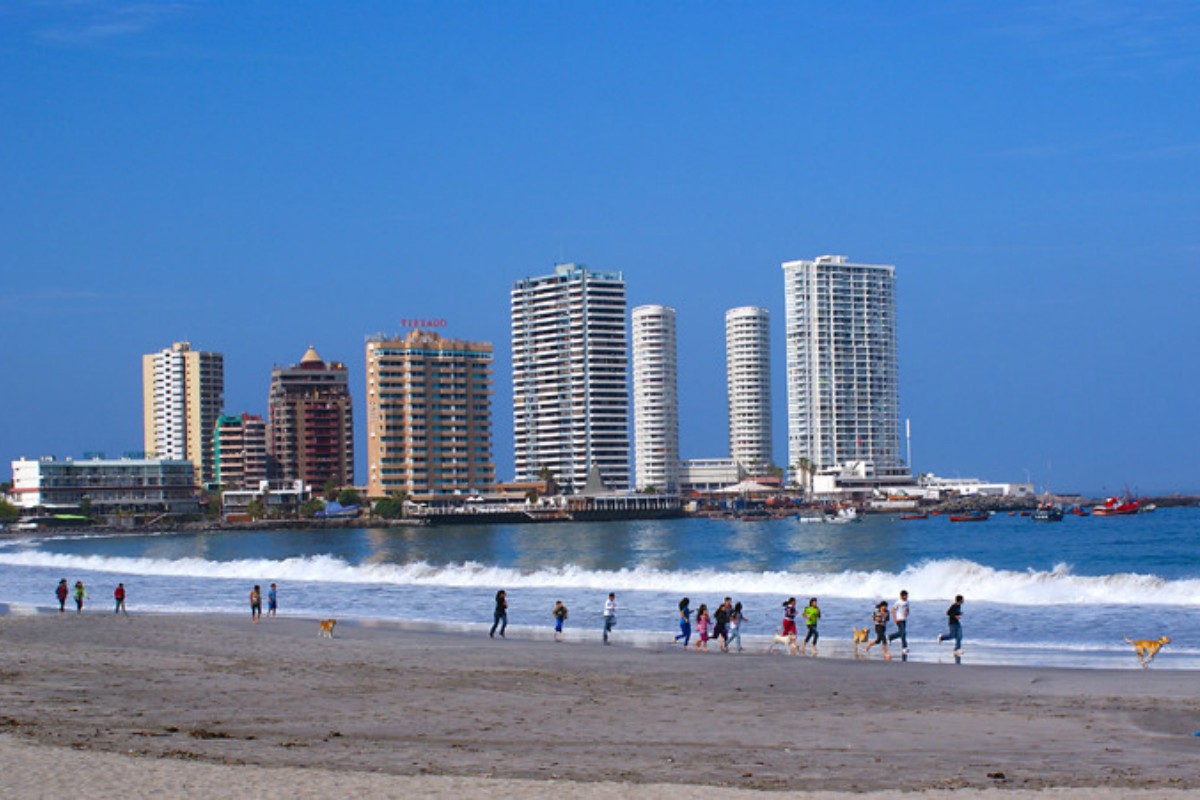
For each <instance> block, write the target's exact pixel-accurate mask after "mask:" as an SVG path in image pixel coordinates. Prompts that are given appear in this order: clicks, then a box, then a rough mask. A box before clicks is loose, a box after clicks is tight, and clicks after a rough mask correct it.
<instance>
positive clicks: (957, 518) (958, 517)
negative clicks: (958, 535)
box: [950, 511, 990, 522]
mask: <svg viewBox="0 0 1200 800" xmlns="http://www.w3.org/2000/svg"><path fill="white" fill-rule="evenodd" d="M989 516H990V515H989V514H988V513H987V512H986V511H975V512H968V513H965V514H951V515H950V521H951V522H984V521H986V520H987V519H988V517H989Z"/></svg>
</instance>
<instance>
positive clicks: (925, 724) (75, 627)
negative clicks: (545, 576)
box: [0, 613, 1200, 800]
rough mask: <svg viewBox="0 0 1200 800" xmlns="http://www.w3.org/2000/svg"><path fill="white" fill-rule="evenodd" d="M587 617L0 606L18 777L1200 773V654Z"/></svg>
mask: <svg viewBox="0 0 1200 800" xmlns="http://www.w3.org/2000/svg"><path fill="white" fill-rule="evenodd" d="M572 633H573V635H574V636H575V637H576V641H573V642H568V643H567V644H562V645H557V644H554V643H551V642H544V641H522V640H516V639H509V640H506V641H501V640H496V641H492V640H489V639H487V638H486V637H468V636H461V635H452V634H444V633H437V632H429V631H422V630H419V629H414V628H411V627H405V626H394V625H366V624H363V625H356V626H351V625H345V624H343V625H339V626H338V628H337V638H336V639H334V640H332V641H330V640H322V639H318V638H317V636H316V624H315V622H313V621H310V620H285V619H279V620H269V621H266V622H264V623H262V624H260V625H251V624H250V623H249V621H248V620H245V619H242V618H240V617H222V616H156V615H137V616H133V617H129V618H124V617H121V618H116V617H113V616H112V615H108V614H102V613H95V614H85V615H83V616H82V617H76V616H75V615H71V614H68V615H66V616H64V617H59V615H58V614H39V615H35V616H6V617H0V730H2V731H4V732H6V734H5V735H4V736H0V791H2V793H3V795H4V796H7V797H36V796H48V795H69V794H72V793H74V794H76V795H79V796H88V797H116V796H126V797H139V796H151V795H155V796H164V793H165V794H166V796H201V795H206V794H209V793H213V792H215V793H217V794H220V795H226V794H229V793H232V792H233V791H248V792H256V793H266V792H270V793H271V794H276V795H286V794H298V795H300V796H318V795H319V796H323V797H330V796H349V795H351V794H353V795H357V796H396V797H400V796H417V795H423V796H434V797H442V796H444V797H452V796H453V797H463V796H485V795H486V796H488V797H489V798H502V797H534V798H537V797H547V798H549V797H580V798H610V797H668V798H670V797H679V798H683V797H685V796H686V797H694V796H695V793H696V790H697V787H696V786H694V785H693V784H703V785H705V789H704V794H705V796H714V797H730V798H733V797H752V796H756V794H760V792H755V791H753V790H764V789H766V790H777V791H783V792H785V793H791V792H793V791H812V790H822V791H827V792H836V793H842V792H856V793H857V792H869V793H870V795H869V796H872V797H878V798H880V799H881V800H882V798H886V797H895V796H898V794H897V792H899V791H904V792H912V791H921V790H924V791H925V792H926V793H932V794H934V795H935V796H940V795H942V794H943V792H941V791H938V790H945V789H957V790H960V792H956V793H955V796H956V797H959V796H964V794H965V795H969V796H981V797H990V796H996V797H1016V796H1020V797H1025V796H1029V795H1030V794H1032V793H1033V792H1035V791H1038V792H1039V793H1041V794H1043V795H1044V796H1047V797H1060V796H1062V797H1066V796H1071V797H1096V798H1104V797H1110V798H1117V797H1128V796H1130V795H1131V794H1132V793H1133V791H1134V790H1136V791H1137V792H1138V796H1139V797H1141V798H1151V797H1180V796H1183V795H1184V794H1189V795H1190V794H1193V792H1191V791H1187V792H1179V791H1174V790H1177V789H1184V790H1191V789H1196V788H1200V758H1197V756H1198V755H1200V737H1196V736H1194V735H1193V733H1194V731H1196V730H1200V700H1198V699H1197V697H1196V695H1195V689H1196V675H1195V673H1190V672H1185V671H1177V670H1170V671H1161V672H1156V671H1154V670H1153V669H1151V670H1144V671H1143V670H1121V671H1108V670H1064V669H1030V668H1020V667H983V666H970V665H963V666H953V665H948V664H947V665H939V664H916V663H910V664H901V663H898V662H891V663H884V662H882V661H878V660H875V661H853V660H837V659H816V660H813V659H802V658H792V657H786V656H765V655H761V654H753V655H752V654H743V655H740V656H733V655H729V656H727V655H722V654H719V653H712V654H707V655H704V654H696V653H683V652H679V651H677V650H672V649H669V648H668V647H667V646H665V645H664V647H663V649H661V650H645V649H633V648H626V647H621V646H619V645H618V646H615V647H602V646H600V645H599V643H598V642H597V641H596V639H598V636H599V635H598V632H591V631H588V632H586V634H585V633H583V632H581V631H579V630H578V629H577V630H575V631H573V632H572ZM584 636H586V637H587V641H583V637H584ZM668 638H669V637H668ZM1130 657H1131V658H1132V655H1131V656H1130ZM1051 787H1057V788H1051ZM747 790H750V791H747ZM772 796H774V795H772ZM812 796H813V797H822V796H823V795H820V794H818V795H812ZM828 796H836V795H828Z"/></svg>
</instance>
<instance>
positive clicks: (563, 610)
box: [554, 600, 567, 642]
mask: <svg viewBox="0 0 1200 800" xmlns="http://www.w3.org/2000/svg"><path fill="white" fill-rule="evenodd" d="M566 621H567V607H566V606H564V605H563V601H562V600H555V601H554V641H556V642H561V641H562V640H563V629H562V628H563V623H564V622H566Z"/></svg>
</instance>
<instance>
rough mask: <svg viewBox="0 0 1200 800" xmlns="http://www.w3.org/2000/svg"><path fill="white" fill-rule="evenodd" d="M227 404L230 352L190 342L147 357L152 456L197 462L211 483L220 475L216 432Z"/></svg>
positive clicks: (145, 401)
mask: <svg viewBox="0 0 1200 800" xmlns="http://www.w3.org/2000/svg"><path fill="white" fill-rule="evenodd" d="M224 405H225V357H224V356H222V355H221V354H220V353H204V352H201V351H199V350H193V349H192V346H191V345H190V344H189V343H187V342H175V343H174V344H173V345H171V347H170V348H168V349H166V350H162V351H160V352H158V353H148V354H146V355H144V356H142V418H143V431H144V438H145V451H146V455H147V456H148V457H150V458H152V459H165V460H167V461H191V462H192V463H193V464H194V465H195V466H196V472H195V474H196V477H198V478H199V479H200V481H201V482H202V483H204V484H205V485H207V484H210V483H212V481H213V479H214V476H215V472H216V470H215V454H214V452H213V433H214V431H215V430H216V427H217V418H218V417H220V416H221V409H222V407H223V406H224Z"/></svg>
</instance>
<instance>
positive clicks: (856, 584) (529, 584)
mask: <svg viewBox="0 0 1200 800" xmlns="http://www.w3.org/2000/svg"><path fill="white" fill-rule="evenodd" d="M0 564H5V565H9V566H14V567H30V568H47V569H55V570H63V571H70V570H87V571H92V572H102V573H117V574H123V575H141V576H162V577H188V578H207V579H231V580H251V581H253V580H261V579H264V578H270V579H271V580H287V581H311V582H316V583H332V584H359V585H361V584H375V585H395V586H427V587H439V586H443V587H480V588H485V587H486V588H492V587H496V586H505V587H508V588H510V589H512V588H533V589H538V588H546V589H549V588H574V589H594V590H598V591H601V590H602V591H605V592H608V591H626V592H629V591H647V592H669V593H695V594H710V593H730V592H737V593H739V594H763V595H778V596H788V595H800V594H804V595H817V596H820V597H826V598H847V599H868V598H879V597H890V596H892V595H893V594H894V593H895V592H896V591H897V589H899V588H900V587H904V588H907V589H908V590H909V592H910V593H912V595H913V596H914V597H919V598H922V599H924V600H935V599H946V598H950V597H953V596H954V595H955V594H963V595H965V596H967V597H968V598H969V599H970V600H971V601H972V602H996V603H1004V604H1008V605H1038V606H1044V605H1071V604H1104V605H1131V606H1143V605H1169V606H1171V605H1174V606H1197V605H1200V580H1197V579H1181V580H1167V579H1164V578H1160V577H1157V576H1155V575H1140V574H1135V573H1120V574H1114V575H1101V576H1089V575H1076V574H1074V572H1073V571H1072V569H1071V567H1070V566H1069V565H1067V564H1059V565H1057V566H1055V567H1054V569H1052V570H1049V571H1044V570H1043V571H1038V570H1032V569H1031V570H1025V571H1018V570H1001V569H995V568H992V567H986V566H983V565H981V564H977V563H975V562H973V561H967V560H962V559H945V560H935V561H926V562H923V563H920V564H917V565H914V566H910V567H908V568H906V569H904V570H902V571H901V572H899V573H894V572H883V571H875V572H864V571H846V572H839V573H799V572H786V571H777V572H726V571H718V570H687V571H664V570H657V569H649V568H642V567H638V568H633V569H621V570H589V569H583V568H580V567H575V566H565V567H555V568H544V569H538V570H531V571H523V570H519V569H512V568H507V567H495V566H486V565H483V564H478V563H475V562H465V563H461V564H452V565H446V566H436V565H432V564H428V563H425V562H418V563H410V564H390V563H378V564H350V563H348V562H346V561H344V560H342V559H339V558H336V557H334V556H330V555H317V556H307V557H297V558H286V559H279V560H274V559H241V560H233V561H208V560H205V559H200V558H181V559H156V558H126V557H107V556H94V555H93V556H81V555H70V554H62V553H44V552H39V551H18V552H13V551H0Z"/></svg>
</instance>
